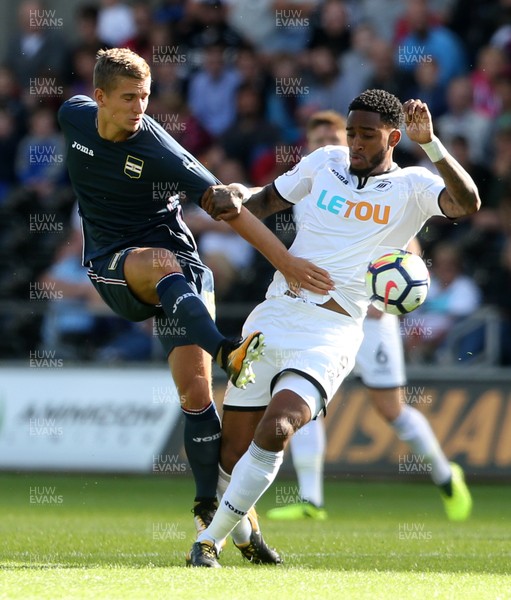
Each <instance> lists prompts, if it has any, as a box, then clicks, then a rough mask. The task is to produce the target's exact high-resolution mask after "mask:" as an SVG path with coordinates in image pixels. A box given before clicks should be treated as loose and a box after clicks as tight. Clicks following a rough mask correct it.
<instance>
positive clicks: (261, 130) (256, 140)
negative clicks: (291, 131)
mask: <svg viewBox="0 0 511 600" xmlns="http://www.w3.org/2000/svg"><path fill="white" fill-rule="evenodd" d="M279 140H280V131H279V129H278V128H277V127H276V126H275V125H272V124H271V123H270V122H269V121H268V120H267V119H266V118H265V117H264V111H263V99H262V97H261V94H260V92H259V90H257V89H255V88H253V87H252V86H250V85H249V84H244V85H242V86H240V88H239V89H238V92H237V96H236V117H235V120H234V122H233V123H232V125H231V126H230V127H229V129H227V131H225V133H224V135H223V136H222V137H221V138H220V144H221V146H222V148H223V149H224V151H225V154H226V156H227V157H228V158H231V159H236V160H239V161H240V163H241V165H242V167H243V168H244V169H245V170H246V172H247V173H251V170H253V169H254V168H255V165H256V162H257V161H258V160H261V158H262V157H263V156H267V155H268V154H270V155H271V157H272V158H273V161H274V160H275V158H274V157H275V146H276V144H278V142H279ZM251 179H253V177H252V178H251Z"/></svg>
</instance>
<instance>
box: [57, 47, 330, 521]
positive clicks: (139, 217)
mask: <svg viewBox="0 0 511 600" xmlns="http://www.w3.org/2000/svg"><path fill="white" fill-rule="evenodd" d="M150 87H151V75H150V69H149V66H148V65H147V63H146V62H145V60H144V59H142V58H141V57H140V56H138V55H137V54H135V53H134V52H131V51H130V50H127V49H125V48H113V49H110V50H101V51H100V52H99V53H98V60H97V62H96V66H95V70H94V88H95V90H94V100H92V99H91V98H88V97H85V96H75V97H74V98H71V99H70V100H68V101H66V102H65V103H64V104H63V105H62V106H61V108H60V110H59V115H58V117H59V123H60V126H61V128H62V130H63V132H64V135H65V138H66V151H67V166H68V170H69V175H70V178H71V182H72V185H73V188H74V191H75V193H76V195H77V197H78V205H79V212H80V216H81V219H82V224H83V233H84V252H83V262H84V264H85V265H88V266H89V277H90V279H91V281H92V283H93V285H94V286H95V287H96V289H97V290H98V292H99V293H100V295H101V296H102V297H103V299H104V300H105V302H106V303H107V304H108V305H109V306H110V307H111V308H112V309H113V310H114V311H115V312H117V313H118V314H120V315H121V316H123V317H125V318H127V319H129V320H131V321H142V320H145V319H148V318H151V317H154V319H155V326H156V331H157V334H158V337H159V339H160V341H161V342H162V344H163V347H164V349H165V351H166V353H167V355H168V363H169V366H170V369H171V372H172V377H173V379H174V381H175V383H176V386H177V389H178V392H179V395H180V400H181V405H182V409H183V412H184V414H185V434H184V435H185V449H186V452H187V456H188V460H189V462H190V466H191V468H192V472H193V475H194V479H195V484H196V497H195V506H194V511H193V512H194V519H195V524H196V527H197V529H198V531H200V530H202V529H203V528H204V527H205V526H206V525H207V524H208V523H209V521H210V520H211V518H212V515H213V513H214V510H215V508H216V503H215V494H216V485H217V478H218V458H219V450H220V438H221V432H220V422H219V419H218V414H217V412H216V407H215V405H214V403H213V401H212V393H211V360H210V357H208V356H207V354H210V355H211V356H212V357H213V358H214V359H215V360H216V361H217V363H218V364H219V365H220V366H221V367H222V368H224V370H225V371H226V372H227V374H228V376H229V379H230V381H231V382H232V384H233V385H235V386H236V387H241V388H244V387H245V386H246V384H248V383H251V382H252V381H253V372H252V366H251V364H252V361H253V360H257V359H258V358H259V355H260V353H261V351H262V347H263V336H262V334H261V333H260V332H256V333H251V334H250V335H248V336H247V337H246V338H245V340H241V341H238V342H233V341H231V340H227V339H226V338H225V337H224V336H223V335H222V334H221V333H220V332H219V331H218V329H217V328H216V325H215V323H214V321H213V318H212V317H211V314H210V312H211V313H212V312H213V311H214V305H213V278H212V275H211V271H210V270H209V269H208V268H207V267H206V266H205V265H204V264H203V263H202V262H201V260H200V258H199V255H198V253H197V247H196V244H195V241H194V239H193V236H192V234H191V233H190V231H189V229H188V228H187V226H186V225H185V223H184V222H183V219H182V214H181V201H182V200H185V201H187V202H196V203H199V204H200V201H201V198H202V196H203V194H204V192H205V191H206V190H207V189H208V187H209V186H210V185H211V184H215V183H217V180H216V179H215V178H214V177H213V175H212V174H211V173H209V172H208V171H207V169H205V168H204V167H203V166H202V165H201V164H200V163H199V162H198V161H197V160H196V159H195V158H194V157H193V156H191V155H190V154H189V153H188V152H186V150H184V148H182V147H181V146H180V145H179V144H178V143H177V142H176V141H175V140H174V139H173V138H172V137H171V136H170V135H169V134H168V133H167V132H166V131H165V130H164V129H163V128H162V127H160V126H159V125H158V124H157V123H156V122H155V121H154V120H153V119H151V118H150V117H148V116H147V115H145V114H144V113H145V110H146V108H147V104H148V100H149V94H150ZM240 217H241V219H238V218H236V219H234V220H233V221H232V225H233V227H234V228H235V229H236V230H237V231H238V232H239V233H241V234H242V235H244V237H246V239H247V240H248V241H249V242H251V243H252V244H253V245H255V246H256V247H257V248H258V249H261V251H263V253H264V254H265V255H266V256H267V258H268V259H269V260H270V262H272V263H274V264H275V263H278V264H279V265H280V267H281V268H282V269H284V270H285V271H287V273H288V276H289V277H290V280H292V279H291V278H294V277H295V276H296V277H299V275H298V273H301V276H302V277H304V278H305V279H307V281H310V282H311V289H314V288H316V289H323V290H326V289H328V288H329V287H330V282H329V278H328V276H327V274H326V271H324V270H322V269H317V268H315V267H314V265H312V264H311V263H308V262H307V261H303V260H301V262H296V261H293V259H292V257H291V263H290V261H289V258H290V257H289V255H288V253H287V251H286V249H285V247H284V246H283V245H282V244H280V242H279V241H278V240H277V238H276V237H275V236H273V234H271V232H270V231H269V230H268V229H266V227H264V226H262V228H261V227H260V222H259V221H258V219H257V218H255V217H252V215H251V214H250V213H249V212H248V211H243V213H242V214H241V215H240ZM260 241H261V242H264V243H265V246H264V248H262V244H260V243H259V242H260ZM268 244H269V245H268Z"/></svg>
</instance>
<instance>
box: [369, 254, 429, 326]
mask: <svg viewBox="0 0 511 600" xmlns="http://www.w3.org/2000/svg"><path fill="white" fill-rule="evenodd" d="M428 289H429V272H428V269H427V267H426V265H425V264H424V261H423V260H422V258H421V257H420V256H417V254H412V253H411V252H407V251H406V250H393V251H392V252H389V253H388V254H384V255H383V256H380V258H377V259H376V260H373V261H372V262H371V263H369V266H368V267H367V273H366V290H367V294H368V296H369V300H370V302H371V303H372V304H373V305H374V306H375V307H376V308H378V309H379V310H382V311H384V312H386V313H390V314H391V315H404V314H406V313H409V312H412V310H415V309H416V308H418V307H419V306H420V305H421V304H422V303H423V302H424V300H426V296H427V295H428Z"/></svg>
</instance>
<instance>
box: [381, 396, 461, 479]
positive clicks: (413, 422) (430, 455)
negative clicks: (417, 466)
mask: <svg viewBox="0 0 511 600" xmlns="http://www.w3.org/2000/svg"><path fill="white" fill-rule="evenodd" d="M391 425H392V427H393V428H394V429H395V431H396V434H397V437H398V438H399V439H400V440H402V441H403V442H406V443H407V444H408V445H409V446H410V448H411V449H412V450H413V451H414V453H415V454H417V455H418V456H419V457H421V460H422V459H423V460H424V461H425V462H427V463H428V464H430V465H431V479H432V480H433V483H435V484H436V485H442V484H444V483H447V482H448V481H449V480H450V478H451V466H450V465H449V461H448V460H447V457H446V456H445V454H444V453H443V451H442V449H441V448H440V444H439V443H438V440H437V439H436V436H435V434H434V433H433V430H432V429H431V425H430V424H429V421H428V420H427V419H426V417H425V416H424V415H423V414H422V413H420V412H419V411H418V410H417V409H416V408H413V407H412V406H408V405H407V404H405V405H404V406H403V408H402V410H401V413H400V414H399V416H398V417H397V419H395V420H394V421H393V422H392V423H391Z"/></svg>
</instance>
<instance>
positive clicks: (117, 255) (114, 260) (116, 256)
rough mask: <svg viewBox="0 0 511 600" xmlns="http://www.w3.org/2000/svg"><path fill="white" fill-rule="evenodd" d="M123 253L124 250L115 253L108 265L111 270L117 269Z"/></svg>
mask: <svg viewBox="0 0 511 600" xmlns="http://www.w3.org/2000/svg"><path fill="white" fill-rule="evenodd" d="M122 255H123V253H122V252H116V253H115V254H114V255H113V257H112V260H111V261H110V264H109V265H108V270H109V271H115V269H116V268H117V264H118V263H119V260H120V259H121V256H122Z"/></svg>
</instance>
